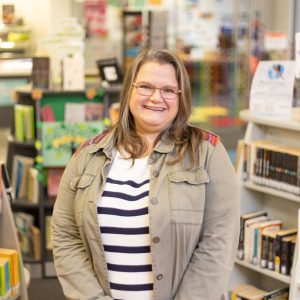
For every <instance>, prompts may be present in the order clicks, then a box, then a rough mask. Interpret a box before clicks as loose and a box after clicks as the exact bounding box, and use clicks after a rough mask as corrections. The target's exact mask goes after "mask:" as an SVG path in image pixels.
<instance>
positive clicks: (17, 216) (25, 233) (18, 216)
mask: <svg viewBox="0 0 300 300" xmlns="http://www.w3.org/2000/svg"><path fill="white" fill-rule="evenodd" d="M51 217H52V216H51V215H47V216H45V248H46V249H47V250H50V251H51V250H52V241H51ZM14 220H15V224H16V229H17V233H18V238H19V242H20V248H21V251H22V254H23V255H24V256H25V257H30V258H33V259H36V260H40V259H41V231H40V229H39V228H38V227H36V226H35V225H34V216H33V215H31V214H28V213H25V212H15V213H14Z"/></svg>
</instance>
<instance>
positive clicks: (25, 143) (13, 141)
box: [8, 135, 35, 148]
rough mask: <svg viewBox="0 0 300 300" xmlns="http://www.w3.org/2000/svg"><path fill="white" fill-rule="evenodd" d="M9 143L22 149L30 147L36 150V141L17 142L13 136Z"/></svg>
mask: <svg viewBox="0 0 300 300" xmlns="http://www.w3.org/2000/svg"><path fill="white" fill-rule="evenodd" d="M8 142H9V143H12V144H14V145H16V146H20V147H30V148H34V147H35V145H34V144H35V141H24V142H20V141H17V140H16V139H15V138H14V137H13V136H12V135H10V136H9V137H8Z"/></svg>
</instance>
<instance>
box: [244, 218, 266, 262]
mask: <svg viewBox="0 0 300 300" xmlns="http://www.w3.org/2000/svg"><path fill="white" fill-rule="evenodd" d="M266 221H269V217H267V216H259V217H256V218H251V219H249V220H246V221H245V225H244V226H245V233H244V235H245V237H244V239H245V245H244V259H245V260H246V261H247V262H251V260H252V256H253V247H254V230H255V228H256V225H258V224H260V223H262V222H266Z"/></svg>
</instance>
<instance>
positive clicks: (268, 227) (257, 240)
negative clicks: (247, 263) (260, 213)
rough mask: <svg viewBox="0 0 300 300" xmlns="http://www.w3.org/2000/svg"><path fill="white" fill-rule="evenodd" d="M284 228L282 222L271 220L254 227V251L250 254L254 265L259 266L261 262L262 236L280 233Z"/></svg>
mask: <svg viewBox="0 0 300 300" xmlns="http://www.w3.org/2000/svg"><path fill="white" fill-rule="evenodd" d="M281 228H282V221H281V220H270V221H267V222H262V223H258V224H256V225H255V226H254V242H253V251H252V253H251V254H250V260H251V262H252V264H254V265H258V264H260V260H261V245H262V234H263V233H264V232H267V231H268V232H270V231H278V230H279V229H281Z"/></svg>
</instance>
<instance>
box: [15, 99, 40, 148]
mask: <svg viewBox="0 0 300 300" xmlns="http://www.w3.org/2000/svg"><path fill="white" fill-rule="evenodd" d="M14 119H15V138H16V140H17V141H19V142H24V141H33V140H34V138H35V121H34V108H33V106H32V105H23V104H15V105H14Z"/></svg>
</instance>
